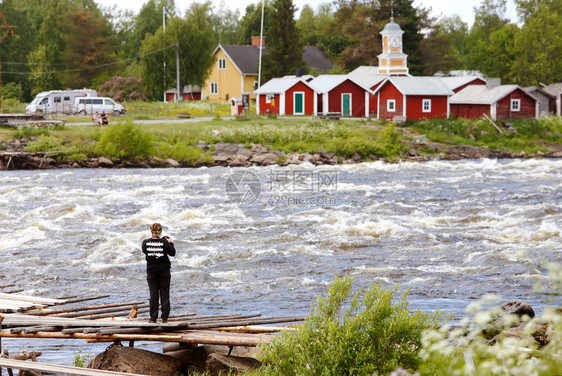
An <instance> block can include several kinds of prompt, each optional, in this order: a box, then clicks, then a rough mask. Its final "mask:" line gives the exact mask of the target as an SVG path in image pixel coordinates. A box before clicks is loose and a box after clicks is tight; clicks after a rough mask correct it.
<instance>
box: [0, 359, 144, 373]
mask: <svg viewBox="0 0 562 376" xmlns="http://www.w3.org/2000/svg"><path fill="white" fill-rule="evenodd" d="M0 367H6V368H15V369H19V370H23V371H39V372H49V373H56V374H63V375H76V376H137V375H138V374H135V373H124V372H114V371H104V370H97V369H89V368H80V367H72V366H61V365H56V364H50V363H42V362H26V361H25V360H14V359H6V358H0Z"/></svg>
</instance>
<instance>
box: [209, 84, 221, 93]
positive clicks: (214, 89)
mask: <svg viewBox="0 0 562 376" xmlns="http://www.w3.org/2000/svg"><path fill="white" fill-rule="evenodd" d="M209 94H210V95H218V94H219V83H218V82H211V85H210V89H209Z"/></svg>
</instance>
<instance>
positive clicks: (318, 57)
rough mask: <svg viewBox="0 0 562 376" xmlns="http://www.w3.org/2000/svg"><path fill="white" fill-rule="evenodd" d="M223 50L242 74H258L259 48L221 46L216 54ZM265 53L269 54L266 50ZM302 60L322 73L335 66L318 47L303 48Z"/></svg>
mask: <svg viewBox="0 0 562 376" xmlns="http://www.w3.org/2000/svg"><path fill="white" fill-rule="evenodd" d="M219 48H222V50H223V51H224V52H225V53H226V54H227V55H228V57H229V58H230V60H231V61H232V63H234V65H235V66H236V68H237V69H238V71H239V72H240V73H242V74H258V64H259V57H260V48H259V47H258V46H241V45H235V44H220V45H219V46H218V47H217V48H216V49H215V51H214V52H213V55H214V54H215V52H216V51H217V50H218V49H219ZM263 53H264V54H265V53H267V49H265V48H264V51H263ZM302 58H303V60H304V61H305V62H306V64H307V67H308V68H314V69H316V70H318V71H319V72H321V73H325V72H328V71H329V70H331V69H332V68H333V64H332V62H331V61H330V59H328V57H327V56H326V54H324V51H322V49H321V48H318V47H311V46H307V47H304V48H303V51H302Z"/></svg>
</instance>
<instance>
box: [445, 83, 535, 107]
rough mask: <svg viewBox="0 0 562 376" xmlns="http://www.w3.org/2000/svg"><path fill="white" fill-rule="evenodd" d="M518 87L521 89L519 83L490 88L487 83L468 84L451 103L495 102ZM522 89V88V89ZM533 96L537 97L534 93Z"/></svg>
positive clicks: (451, 99)
mask: <svg viewBox="0 0 562 376" xmlns="http://www.w3.org/2000/svg"><path fill="white" fill-rule="evenodd" d="M517 89H521V88H520V87H519V86H517V85H500V86H496V87H493V88H488V87H487V86H485V85H471V86H467V87H465V88H464V89H462V90H461V91H459V92H458V93H456V94H455V95H453V96H452V97H451V98H449V103H450V104H490V105H491V104H494V103H496V102H498V101H499V100H500V99H502V98H505V97H506V96H507V95H509V94H510V93H512V92H514V91H515V90H517ZM521 90H522V89H521ZM529 96H530V97H531V98H533V99H535V98H534V97H533V96H532V95H529Z"/></svg>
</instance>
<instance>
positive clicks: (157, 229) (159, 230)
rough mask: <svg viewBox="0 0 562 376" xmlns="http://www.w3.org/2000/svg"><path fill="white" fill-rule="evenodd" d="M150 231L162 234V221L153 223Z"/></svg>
mask: <svg viewBox="0 0 562 376" xmlns="http://www.w3.org/2000/svg"><path fill="white" fill-rule="evenodd" d="M150 232H151V233H152V235H157V236H160V235H162V225H161V224H160V223H153V224H152V225H151V226H150Z"/></svg>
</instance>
